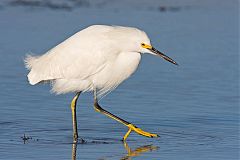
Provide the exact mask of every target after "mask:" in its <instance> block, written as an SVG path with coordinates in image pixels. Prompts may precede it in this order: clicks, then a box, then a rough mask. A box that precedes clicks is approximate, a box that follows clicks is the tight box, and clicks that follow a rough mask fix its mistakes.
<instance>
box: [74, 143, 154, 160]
mask: <svg viewBox="0 0 240 160" xmlns="http://www.w3.org/2000/svg"><path fill="white" fill-rule="evenodd" d="M77 145H78V144H77V143H73V144H72V160H76V159H77ZM123 146H124V148H125V149H126V151H127V154H124V155H123V156H122V158H120V160H131V159H132V157H138V156H141V154H142V153H145V152H151V151H154V150H158V149H159V147H157V146H154V145H144V146H140V147H137V148H136V149H134V150H132V149H131V148H130V147H129V146H128V144H127V142H124V143H123ZM101 159H102V158H101ZM104 159H106V158H103V160H104Z"/></svg>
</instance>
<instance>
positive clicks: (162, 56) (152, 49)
mask: <svg viewBox="0 0 240 160" xmlns="http://www.w3.org/2000/svg"><path fill="white" fill-rule="evenodd" d="M149 50H150V51H152V52H153V53H155V54H156V55H158V56H160V57H161V58H163V59H165V60H166V61H168V62H171V63H172V64H175V65H178V64H177V62H175V61H174V60H173V59H171V58H170V57H168V56H166V55H165V54H163V53H162V52H160V51H158V50H157V49H155V48H154V47H152V48H151V49H149Z"/></svg>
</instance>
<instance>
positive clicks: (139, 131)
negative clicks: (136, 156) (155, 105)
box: [123, 124, 159, 141]
mask: <svg viewBox="0 0 240 160" xmlns="http://www.w3.org/2000/svg"><path fill="white" fill-rule="evenodd" d="M127 126H128V128H129V130H128V132H127V133H126V134H125V136H124V137H123V141H125V140H126V139H127V137H128V136H129V134H130V133H131V131H135V132H136V133H138V134H140V135H142V136H145V137H150V138H154V137H159V136H158V135H157V134H153V133H149V132H145V131H143V130H141V129H140V128H138V127H136V126H134V125H133V124H128V125H127Z"/></svg>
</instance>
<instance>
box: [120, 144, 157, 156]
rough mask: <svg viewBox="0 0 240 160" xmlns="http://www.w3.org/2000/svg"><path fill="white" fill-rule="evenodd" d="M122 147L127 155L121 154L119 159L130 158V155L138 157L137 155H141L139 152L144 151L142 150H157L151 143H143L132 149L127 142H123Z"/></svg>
mask: <svg viewBox="0 0 240 160" xmlns="http://www.w3.org/2000/svg"><path fill="white" fill-rule="evenodd" d="M123 144H124V147H125V149H126V150H127V155H125V156H123V157H122V158H121V160H131V159H132V158H131V157H138V156H141V153H144V152H151V151H154V150H158V148H159V147H157V146H153V145H144V146H140V147H137V148H136V149H134V150H132V149H131V148H130V147H129V146H128V144H127V142H124V143H123Z"/></svg>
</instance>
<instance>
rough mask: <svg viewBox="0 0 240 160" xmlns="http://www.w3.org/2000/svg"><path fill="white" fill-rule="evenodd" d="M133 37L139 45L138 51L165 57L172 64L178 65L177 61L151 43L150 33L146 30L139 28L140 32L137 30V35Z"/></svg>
mask: <svg viewBox="0 0 240 160" xmlns="http://www.w3.org/2000/svg"><path fill="white" fill-rule="evenodd" d="M133 37H134V40H135V45H137V46H136V48H137V49H138V52H140V53H149V54H152V55H156V56H159V57H161V58H163V59H165V60H166V61H168V62H171V63H172V64H175V65H178V64H177V62H175V61H174V60H173V59H171V58H170V57H168V56H166V55H165V54H164V53H162V52H160V51H159V50H157V49H156V48H154V47H153V46H152V45H151V42H150V39H149V37H148V35H147V34H146V33H145V32H144V31H141V30H138V32H136V33H135V36H133Z"/></svg>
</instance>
